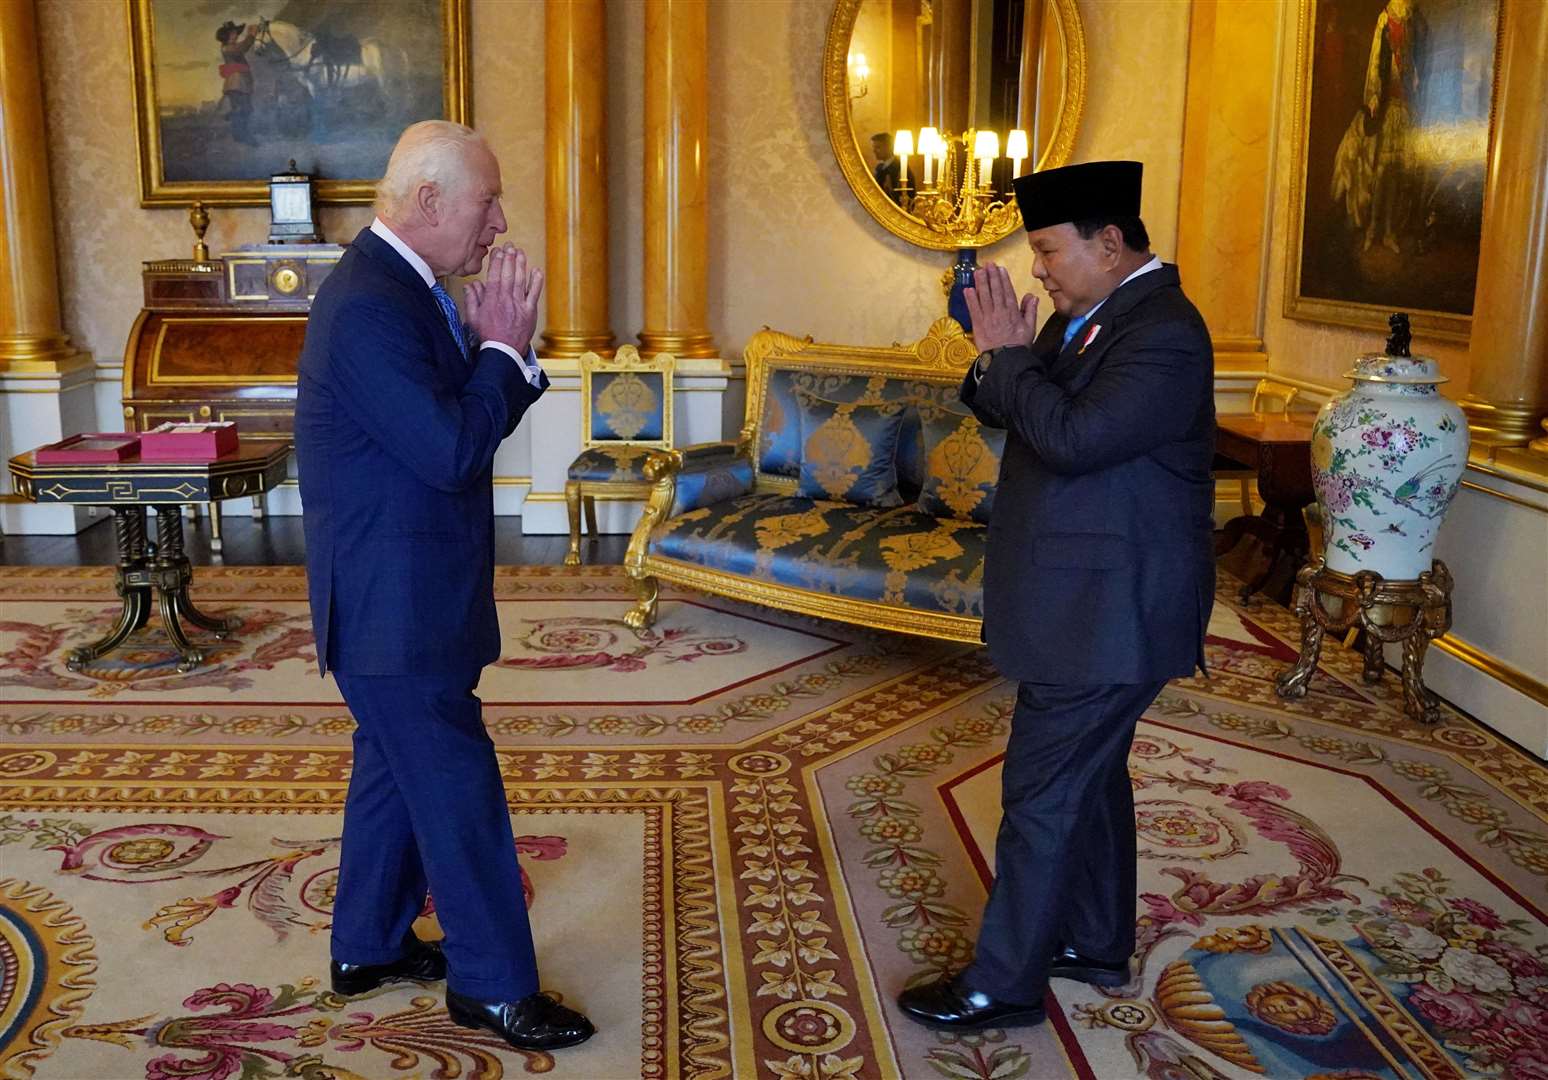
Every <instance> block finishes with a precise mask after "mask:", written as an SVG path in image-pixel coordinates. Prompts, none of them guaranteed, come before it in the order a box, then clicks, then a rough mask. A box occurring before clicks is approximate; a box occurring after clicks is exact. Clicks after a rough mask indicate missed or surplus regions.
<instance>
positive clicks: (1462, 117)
mask: <svg viewBox="0 0 1548 1080" xmlns="http://www.w3.org/2000/svg"><path fill="white" fill-rule="evenodd" d="M1499 26H1500V3H1499V0H1301V10H1300V35H1299V53H1298V56H1297V62H1298V64H1299V66H1298V68H1297V77H1296V100H1295V143H1294V145H1295V153H1296V157H1295V160H1294V162H1293V164H1292V166H1291V184H1290V220H1289V258H1288V259H1287V267H1286V275H1287V281H1286V289H1285V315H1286V317H1288V318H1292V319H1305V320H1309V321H1312V322H1323V323H1334V324H1338V325H1344V326H1356V327H1362V328H1364V327H1368V328H1371V329H1385V327H1386V321H1387V316H1388V315H1389V314H1390V313H1391V312H1393V311H1406V312H1409V313H1410V314H1411V317H1412V321H1413V325H1414V328H1415V330H1416V331H1417V332H1419V333H1421V334H1426V335H1428V336H1430V337H1435V338H1441V339H1446V340H1453V341H1466V340H1467V337H1468V333H1469V329H1470V327H1471V323H1472V312H1473V292H1474V288H1475V286H1476V284H1477V279H1478V252H1479V237H1480V233H1481V230H1482V222H1483V196H1484V182H1485V175H1486V172H1487V168H1488V158H1489V148H1490V146H1491V144H1492V139H1493V122H1492V121H1493V111H1494V110H1493V103H1494V96H1495V93H1494V91H1495V82H1496V69H1497V56H1498V53H1499V48H1498V44H1499Z"/></svg>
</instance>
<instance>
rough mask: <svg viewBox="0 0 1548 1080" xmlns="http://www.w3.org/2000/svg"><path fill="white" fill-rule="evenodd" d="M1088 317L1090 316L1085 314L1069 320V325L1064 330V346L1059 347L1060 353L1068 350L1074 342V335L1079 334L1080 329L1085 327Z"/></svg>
mask: <svg viewBox="0 0 1548 1080" xmlns="http://www.w3.org/2000/svg"><path fill="white" fill-rule="evenodd" d="M1090 317H1091V315H1090V314H1089V313H1087V314H1085V315H1080V316H1077V317H1076V318H1073V319H1071V320H1070V324H1069V325H1068V326H1066V327H1065V328H1064V344H1063V345H1060V346H1059V351H1060V352H1063V351H1064V350H1065V349H1067V348H1069V345H1070V342H1071V341H1072V340H1074V338H1075V335H1076V334H1078V333H1080V328H1081V327H1082V326H1085V325H1086V320H1087V319H1089V318H1090Z"/></svg>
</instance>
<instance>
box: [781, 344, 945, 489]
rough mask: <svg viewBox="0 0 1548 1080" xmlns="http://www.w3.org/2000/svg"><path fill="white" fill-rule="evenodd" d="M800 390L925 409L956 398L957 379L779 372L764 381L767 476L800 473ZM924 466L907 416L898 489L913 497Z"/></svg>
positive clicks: (836, 398) (834, 398)
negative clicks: (933, 380) (940, 380)
mask: <svg viewBox="0 0 1548 1080" xmlns="http://www.w3.org/2000/svg"><path fill="white" fill-rule="evenodd" d="M797 389H800V390H805V391H807V392H808V393H812V394H816V395H817V396H818V397H823V398H827V399H828V400H829V401H844V402H849V401H859V402H866V403H876V402H882V401H901V402H906V403H908V404H910V405H914V406H917V407H918V408H919V409H920V410H921V411H923V410H927V409H929V408H931V407H932V406H939V404H940V403H941V402H942V401H944V400H948V399H949V400H952V401H955V400H956V398H957V383H956V380H955V379H953V380H952V381H951V382H950V383H947V382H944V381H942V382H932V381H930V380H928V379H901V378H896V379H894V378H887V377H886V376H882V375H846V374H843V373H837V374H834V373H828V372H815V371H800V370H794V369H787V368H775V369H774V370H772V371H770V372H769V373H768V378H767V380H766V381H765V383H764V395H763V409H762V415H761V416H760V417H759V418H758V445H757V447H756V454H757V461H758V471H759V472H761V473H764V474H765V475H770V476H799V475H800V474H801V407H800V405H799V404H798V403H797V402H796V391H797ZM911 431H912V436H911V435H910V432H911ZM923 463H924V454H923V449H922V446H921V443H920V440H919V436H918V425H917V424H915V423H914V422H913V420H912V419H911V418H907V417H905V419H904V424H903V438H902V439H900V440H899V443H898V485H899V487H900V488H901V489H902V490H903V492H904V494H905V495H906V496H907V497H908V498H909V499H912V498H913V497H914V496H915V495H916V494H917V493H918V491H919V486H920V484H921V483H923V481H924V469H923Z"/></svg>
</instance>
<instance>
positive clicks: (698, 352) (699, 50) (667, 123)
mask: <svg viewBox="0 0 1548 1080" xmlns="http://www.w3.org/2000/svg"><path fill="white" fill-rule="evenodd" d="M708 38H709V6H708V4H707V3H706V2H705V0H645V288H644V293H645V329H643V330H641V331H640V351H641V352H642V353H646V354H647V355H649V354H654V353H658V352H669V353H675V354H676V355H677V356H679V357H683V356H717V355H719V352H718V350H717V349H716V347H715V342H714V340H713V339H712V338H711V336H710V333H709V331H708V329H707V328H706V325H705V324H706V323H708V321H709V317H708V315H709V295H708V293H709V290H708V273H707V269H708V268H707V259H708V249H709V183H708V164H709V162H708V160H707V158H708V155H707V149H708V147H707V143H708V138H707V135H708V130H709V119H708V117H709V113H708V109H709V96H708V62H707V61H706V59H705V57H706V52H707V45H708Z"/></svg>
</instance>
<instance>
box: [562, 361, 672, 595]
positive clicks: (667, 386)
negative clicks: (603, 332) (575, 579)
mask: <svg viewBox="0 0 1548 1080" xmlns="http://www.w3.org/2000/svg"><path fill="white" fill-rule="evenodd" d="M675 366H676V361H675V359H674V358H673V357H672V356H671V355H669V354H667V353H659V354H657V356H656V358H655V359H654V360H643V359H641V357H640V353H639V350H638V349H636V348H635V347H634V346H633V345H624V346H621V347H620V348H619V350H618V355H617V356H616V357H614V358H613V359H611V360H607V359H604V358H603V357H601V356H599V355H597V354H596V353H594V352H588V353H586V354H585V355H583V356H582V357H581V358H580V373H581V434H582V449H581V452H580V455H579V456H578V457H577V458H576V459H575V460H574V461H573V462H571V464H570V468H569V472H568V475H567V478H566V481H565V485H564V501H565V506H566V508H567V509H568V511H569V517H570V550H569V552H568V553H567V554H566V555H565V557H564V562H565V565H566V566H577V565H579V564H580V528H581V510H582V508H583V507H584V509H585V514H586V523H587V525H588V527H589V528H590V530H591V535H592V536H596V535H597V508H596V497H597V494H598V491H599V489H600V490H601V491H602V492H604V493H605V496H606V497H612V498H644V496H645V495H646V493H647V492H648V491H649V487H650V485H649V481H648V480H647V479H646V476H645V462H646V461H647V460H648V459H649V457H650V455H651V453H652V452H654V451H657V450H662V449H666V448H667V447H670V446H671V445H672V372H673V369H674V367H675Z"/></svg>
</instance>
